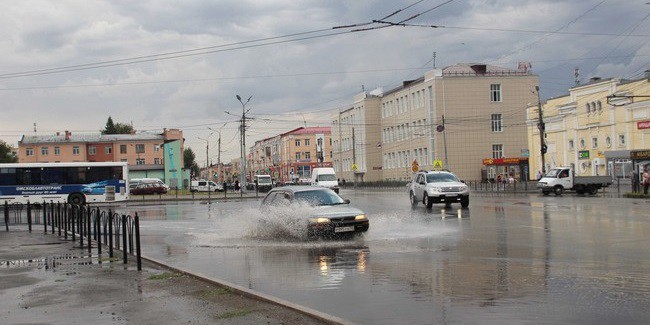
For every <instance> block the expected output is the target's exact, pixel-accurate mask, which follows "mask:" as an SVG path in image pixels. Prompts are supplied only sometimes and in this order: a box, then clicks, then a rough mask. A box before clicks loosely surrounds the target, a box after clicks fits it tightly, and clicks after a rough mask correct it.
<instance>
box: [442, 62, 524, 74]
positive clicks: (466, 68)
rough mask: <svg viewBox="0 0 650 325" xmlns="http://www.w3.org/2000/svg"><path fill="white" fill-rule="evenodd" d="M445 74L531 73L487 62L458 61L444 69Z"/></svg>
mask: <svg viewBox="0 0 650 325" xmlns="http://www.w3.org/2000/svg"><path fill="white" fill-rule="evenodd" d="M442 75H443V76H504V75H530V73H528V72H527V71H523V70H514V69H508V68H503V67H498V66H495V65H490V64H485V63H457V64H455V65H452V66H448V67H446V68H444V69H443V70H442Z"/></svg>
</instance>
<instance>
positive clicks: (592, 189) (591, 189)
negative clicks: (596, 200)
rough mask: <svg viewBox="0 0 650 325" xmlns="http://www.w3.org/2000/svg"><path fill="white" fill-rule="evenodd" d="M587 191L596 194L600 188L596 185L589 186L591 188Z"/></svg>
mask: <svg viewBox="0 0 650 325" xmlns="http://www.w3.org/2000/svg"><path fill="white" fill-rule="evenodd" d="M587 191H589V194H591V195H596V193H598V188H597V187H595V186H589V188H587Z"/></svg>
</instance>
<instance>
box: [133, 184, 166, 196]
mask: <svg viewBox="0 0 650 325" xmlns="http://www.w3.org/2000/svg"><path fill="white" fill-rule="evenodd" d="M129 188H130V193H131V195H147V194H165V193H167V188H165V187H164V186H160V185H159V184H156V183H135V184H133V185H130V186H129Z"/></svg>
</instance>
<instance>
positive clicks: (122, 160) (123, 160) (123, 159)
mask: <svg viewBox="0 0 650 325" xmlns="http://www.w3.org/2000/svg"><path fill="white" fill-rule="evenodd" d="M120 161H121V162H128V161H127V160H126V158H122V159H120Z"/></svg>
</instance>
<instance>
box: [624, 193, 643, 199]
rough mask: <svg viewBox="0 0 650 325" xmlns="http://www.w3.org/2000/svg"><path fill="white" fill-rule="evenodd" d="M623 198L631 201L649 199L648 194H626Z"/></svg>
mask: <svg viewBox="0 0 650 325" xmlns="http://www.w3.org/2000/svg"><path fill="white" fill-rule="evenodd" d="M623 196H625V197H627V198H631V199H650V194H643V193H641V192H627V193H625V194H623Z"/></svg>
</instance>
